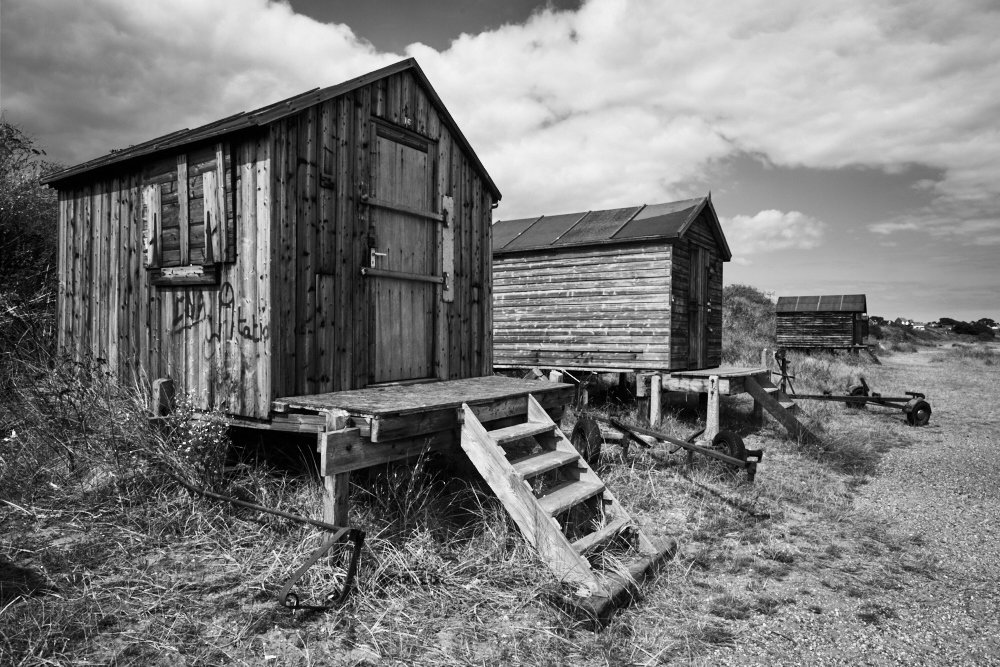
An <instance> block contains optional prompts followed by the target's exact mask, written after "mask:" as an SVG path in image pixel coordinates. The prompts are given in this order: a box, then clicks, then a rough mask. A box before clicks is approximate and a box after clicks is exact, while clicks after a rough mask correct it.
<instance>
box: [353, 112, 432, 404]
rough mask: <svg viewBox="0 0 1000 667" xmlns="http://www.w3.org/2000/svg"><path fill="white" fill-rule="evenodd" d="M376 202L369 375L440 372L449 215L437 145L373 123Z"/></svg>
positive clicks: (372, 194) (372, 209) (372, 378)
mask: <svg viewBox="0 0 1000 667" xmlns="http://www.w3.org/2000/svg"><path fill="white" fill-rule="evenodd" d="M373 126H374V127H373V131H372V149H373V155H372V174H371V185H370V187H369V191H368V196H367V199H366V202H367V204H368V207H369V220H370V224H371V226H370V230H369V232H370V233H369V238H368V243H369V256H368V266H366V267H364V268H363V270H362V272H363V274H364V275H365V276H366V277H367V279H368V295H369V307H370V313H371V319H370V325H371V326H370V328H369V332H370V339H369V347H368V349H369V359H368V361H369V364H368V368H369V382H370V383H373V384H374V383H380V382H396V381H402V380H418V379H423V378H430V377H433V375H434V350H435V347H436V346H435V335H434V332H435V317H436V311H437V299H436V295H437V289H438V284H439V283H442V282H443V279H442V278H441V276H440V270H439V268H438V266H437V264H438V241H439V238H440V234H441V215H440V213H438V212H437V211H436V210H435V209H436V208H437V205H436V201H435V198H436V193H435V187H434V182H435V171H436V170H435V158H436V145H435V144H434V142H432V141H430V140H429V139H425V138H423V137H421V136H419V135H417V134H414V133H412V132H407V131H405V130H402V129H400V128H395V127H392V126H389V125H385V124H382V123H378V122H373Z"/></svg>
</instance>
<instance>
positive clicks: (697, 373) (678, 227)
mask: <svg viewBox="0 0 1000 667" xmlns="http://www.w3.org/2000/svg"><path fill="white" fill-rule="evenodd" d="M730 259H732V252H731V251H730V249H729V245H728V243H727V242H726V237H725V235H724V234H723V232H722V226H721V225H720V224H719V218H718V216H717V215H716V212H715V207H714V206H713V204H712V199H711V196H710V195H709V196H707V197H699V198H697V199H686V200H683V201H676V202H670V203H664V204H650V205H644V206H632V207H628V208H620V209H611V210H603V211H583V212H579V213H566V214H560V215H543V216H533V217H529V218H520V219H516V220H501V221H498V222H496V223H494V225H493V294H494V296H493V365H494V367H495V368H498V369H537V370H544V369H550V370H552V369H555V370H556V371H557V372H562V371H570V372H573V371H579V372H582V373H583V375H582V377H583V378H586V377H589V376H590V374H593V373H602V372H619V373H634V374H635V375H634V377H635V388H636V395H637V396H639V397H643V398H645V397H646V396H648V399H649V420H650V422H651V423H654V424H655V423H656V422H657V421H658V420H659V415H660V402H661V390H667V391H677V392H686V393H699V394H702V395H704V396H705V399H706V402H707V405H708V410H707V418H706V429H705V433H704V437H705V438H706V439H708V440H711V439H712V438H713V437H714V436H715V435H716V434H717V433H718V431H719V406H720V400H719V397H720V395H730V394H741V393H744V392H749V393H751V394H752V395H753V397H754V401H755V403H754V414H755V417H756V418H758V419H760V418H762V417H761V415H762V411H763V410H765V409H766V410H767V411H769V412H770V413H771V414H772V415H774V416H775V417H776V418H777V419H779V421H781V422H782V424H783V425H785V426H786V428H788V429H789V431H790V432H792V433H793V435H795V436H796V437H799V436H800V434H802V432H803V431H804V428H803V427H802V426H801V424H799V423H798V421H797V420H796V419H795V418H794V417H793V416H792V415H791V414H789V413H788V412H787V408H789V407H791V406H792V405H793V403H792V402H791V401H790V400H788V397H787V396H785V395H784V394H779V393H778V388H777V387H775V386H774V384H773V383H772V382H771V381H770V376H769V373H768V371H767V368H765V367H754V368H737V367H725V366H721V362H722V269H723V264H724V263H725V262H728V261H730ZM579 377H580V375H579V374H578V379H579ZM647 383H648V391H647Z"/></svg>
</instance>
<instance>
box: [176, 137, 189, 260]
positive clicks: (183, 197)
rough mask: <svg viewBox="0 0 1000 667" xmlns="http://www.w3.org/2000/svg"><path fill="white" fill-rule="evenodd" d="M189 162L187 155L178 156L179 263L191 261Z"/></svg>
mask: <svg viewBox="0 0 1000 667" xmlns="http://www.w3.org/2000/svg"><path fill="white" fill-rule="evenodd" d="M188 196H189V194H188V163H187V155H178V156H177V225H178V236H179V242H180V253H181V258H180V261H179V262H178V264H179V265H180V266H187V265H189V264H190V263H191V220H190V218H189V215H188V210H189V209H188V205H189V203H190V202H189V201H188Z"/></svg>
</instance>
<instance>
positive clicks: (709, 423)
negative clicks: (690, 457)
mask: <svg viewBox="0 0 1000 667" xmlns="http://www.w3.org/2000/svg"><path fill="white" fill-rule="evenodd" d="M718 434H719V376H718V375H712V376H710V377H709V378H708V410H707V411H706V413H705V440H707V441H708V442H711V441H712V439H713V438H715V436H716V435H718Z"/></svg>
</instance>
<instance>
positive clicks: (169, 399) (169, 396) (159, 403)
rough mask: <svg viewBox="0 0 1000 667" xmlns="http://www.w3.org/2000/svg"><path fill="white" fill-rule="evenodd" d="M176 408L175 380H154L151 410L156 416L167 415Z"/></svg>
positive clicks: (150, 403)
mask: <svg viewBox="0 0 1000 667" xmlns="http://www.w3.org/2000/svg"><path fill="white" fill-rule="evenodd" d="M173 409H174V381H173V380H171V379H170V378H160V379H159V380H153V396H152V399H151V400H150V402H149V411H150V413H152V415H153V416H154V417H165V416H166V415H168V414H170V413H171V412H172V411H173Z"/></svg>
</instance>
